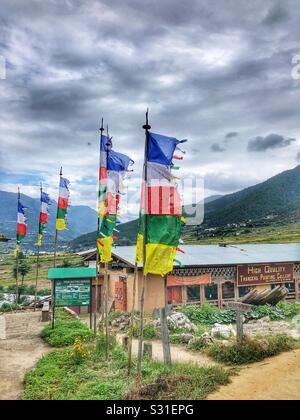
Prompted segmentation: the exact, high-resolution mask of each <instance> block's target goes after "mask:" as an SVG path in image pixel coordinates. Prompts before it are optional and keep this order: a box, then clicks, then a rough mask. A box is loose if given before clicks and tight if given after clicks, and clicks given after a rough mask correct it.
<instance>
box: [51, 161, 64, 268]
mask: <svg viewBox="0 0 300 420" xmlns="http://www.w3.org/2000/svg"><path fill="white" fill-rule="evenodd" d="M62 174H63V172H62V167H61V168H60V172H59V185H60V180H61V177H62ZM57 205H58V204H57ZM57 239H58V230H57V229H56V230H55V239H54V259H53V267H54V268H55V267H56V253H57Z"/></svg>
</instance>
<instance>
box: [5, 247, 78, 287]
mask: <svg viewBox="0 0 300 420" xmlns="http://www.w3.org/2000/svg"><path fill="white" fill-rule="evenodd" d="M26 260H27V261H28V262H29V264H30V268H31V269H30V271H29V273H28V274H27V276H26V277H25V281H24V284H25V285H26V286H31V285H35V274H36V257H35V256H31V255H30V256H28V257H27V258H26ZM64 260H68V262H69V263H70V264H71V266H72V267H80V266H82V257H80V256H79V255H76V254H58V256H57V267H59V266H60V265H62V264H63V262H64ZM39 261H40V262H39V264H40V266H39V283H38V289H49V288H50V287H51V283H50V281H49V280H48V269H49V268H52V267H53V255H40V260H39ZM14 265H15V258H14V257H13V256H12V255H8V256H7V255H1V261H0V287H5V288H7V287H10V286H13V285H14V284H15V279H14V277H13V275H12V270H13V267H14Z"/></svg>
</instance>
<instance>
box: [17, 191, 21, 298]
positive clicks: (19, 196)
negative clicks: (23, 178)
mask: <svg viewBox="0 0 300 420" xmlns="http://www.w3.org/2000/svg"><path fill="white" fill-rule="evenodd" d="M20 198H21V194H20V187H18V213H19V203H20ZM17 225H18V221H17ZM17 235H18V233H17ZM19 247H20V245H19V241H18V237H17V251H16V304H18V303H19V252H20V248H19Z"/></svg>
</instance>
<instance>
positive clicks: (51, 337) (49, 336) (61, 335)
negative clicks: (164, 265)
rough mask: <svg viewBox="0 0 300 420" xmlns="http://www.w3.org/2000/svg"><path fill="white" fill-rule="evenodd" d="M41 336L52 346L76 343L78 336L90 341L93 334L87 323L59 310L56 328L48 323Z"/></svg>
mask: <svg viewBox="0 0 300 420" xmlns="http://www.w3.org/2000/svg"><path fill="white" fill-rule="evenodd" d="M41 337H42V338H43V339H44V340H45V341H46V342H47V343H48V344H49V345H50V346H52V347H66V346H70V345H72V344H74V342H75V340H76V339H78V338H79V339H81V340H82V341H84V342H85V341H90V340H91V339H92V337H93V334H92V333H91V331H90V329H89V328H88V326H87V325H86V324H83V323H82V322H81V321H79V320H77V319H74V318H73V317H71V315H69V314H66V313H65V312H63V311H58V312H57V315H56V321H55V328H54V329H52V326H51V325H47V326H46V327H45V328H44V329H43V330H42V332H41Z"/></svg>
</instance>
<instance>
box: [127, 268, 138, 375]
mask: <svg viewBox="0 0 300 420" xmlns="http://www.w3.org/2000/svg"><path fill="white" fill-rule="evenodd" d="M137 275H138V265H137V263H135V267H134V277H133V285H132V306H131V314H130V325H129V340H128V368H127V375H128V377H129V376H130V373H131V361H132V338H133V322H134V308H135V297H136V280H137Z"/></svg>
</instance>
